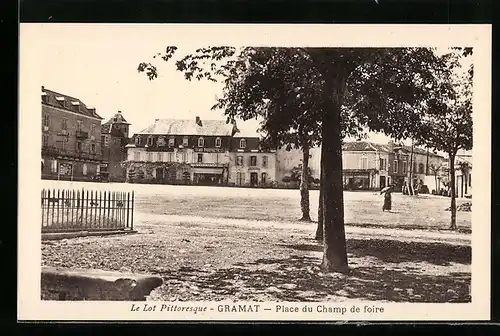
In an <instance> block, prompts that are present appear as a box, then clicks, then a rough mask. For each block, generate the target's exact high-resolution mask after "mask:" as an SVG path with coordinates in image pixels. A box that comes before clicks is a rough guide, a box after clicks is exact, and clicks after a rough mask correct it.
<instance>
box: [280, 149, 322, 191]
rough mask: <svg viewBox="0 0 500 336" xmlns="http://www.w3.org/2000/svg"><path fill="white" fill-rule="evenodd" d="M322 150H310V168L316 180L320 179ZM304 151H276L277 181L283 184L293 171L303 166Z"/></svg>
mask: <svg viewBox="0 0 500 336" xmlns="http://www.w3.org/2000/svg"><path fill="white" fill-rule="evenodd" d="M320 158H321V148H320V147H314V148H311V149H310V150H309V168H310V169H311V176H312V177H313V178H314V179H319V178H320ZM302 160H303V155H302V150H301V149H297V148H293V147H292V148H289V149H288V148H285V147H282V148H279V149H278V150H277V151H276V165H277V170H276V181H277V182H278V183H279V184H282V183H283V180H284V179H287V178H290V177H291V176H292V174H293V170H294V169H297V168H300V167H301V166H302Z"/></svg>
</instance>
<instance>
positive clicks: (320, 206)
mask: <svg viewBox="0 0 500 336" xmlns="http://www.w3.org/2000/svg"><path fill="white" fill-rule="evenodd" d="M320 177H322V174H321V172H320ZM323 221H324V217H323V180H320V185H319V203H318V227H317V228H316V237H315V238H316V240H317V241H323Z"/></svg>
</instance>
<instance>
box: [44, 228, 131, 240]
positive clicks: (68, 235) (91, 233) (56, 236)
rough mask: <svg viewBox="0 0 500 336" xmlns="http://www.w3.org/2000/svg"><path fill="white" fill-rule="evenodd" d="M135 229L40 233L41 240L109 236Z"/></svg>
mask: <svg viewBox="0 0 500 336" xmlns="http://www.w3.org/2000/svg"><path fill="white" fill-rule="evenodd" d="M133 233H137V231H136V230H116V231H75V232H53V233H42V240H60V239H69V238H78V237H90V236H110V235H117V234H133Z"/></svg>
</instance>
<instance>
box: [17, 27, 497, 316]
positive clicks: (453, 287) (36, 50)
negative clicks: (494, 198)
mask: <svg viewBox="0 0 500 336" xmlns="http://www.w3.org/2000/svg"><path fill="white" fill-rule="evenodd" d="M242 26H243V27H242ZM245 28H246V29H245ZM403 28H404V26H403ZM403 28H394V27H392V28H391V26H387V27H386V28H385V31H386V32H389V31H391V29H395V30H396V31H397V32H393V33H391V34H385V35H382V37H381V36H380V35H378V36H379V38H378V39H379V40H380V41H378V40H377V39H373V41H372V42H370V41H371V40H372V39H371V38H370V33H369V32H370V31H372V30H373V29H379V31H384V30H383V29H384V28H383V27H382V26H379V27H370V26H365V27H359V28H358V29H357V30H356V29H353V33H352V34H353V38H352V39H349V38H348V37H347V36H344V37H342V38H340V39H339V38H338V37H337V36H338V35H337V34H335V33H332V32H330V31H329V30H331V28H325V27H323V28H321V27H320V26H316V27H314V26H313V27H309V29H310V30H311V31H310V32H308V31H307V28H305V27H304V26H303V27H301V28H296V31H297V35H296V36H295V40H296V41H297V42H294V41H295V40H294V37H293V36H288V37H286V38H283V39H282V40H281V41H282V42H280V40H279V38H277V36H280V35H279V33H280V32H283V31H287V30H290V27H288V28H286V27H282V28H281V29H280V28H271V27H269V26H267V27H266V26H264V25H263V26H260V27H259V26H258V25H254V26H253V27H248V26H246V27H244V25H240V26H238V25H235V26H228V25H213V26H212V25H134V24H127V25H112V24H21V35H20V40H21V61H20V62H21V70H20V71H21V80H20V85H21V89H20V90H21V96H20V126H21V128H20V132H21V135H20V139H21V140H20V148H21V147H22V146H24V147H22V148H23V149H22V150H20V151H21V152H22V151H24V152H25V153H24V158H25V160H24V161H23V159H22V158H21V161H20V162H21V163H20V171H23V169H24V171H25V174H20V176H22V177H21V180H24V189H22V188H21V189H22V190H25V191H26V193H24V194H22V193H21V196H20V197H21V198H20V203H21V204H20V219H19V230H20V231H19V232H20V234H19V235H20V245H21V246H24V250H23V251H25V252H24V253H23V252H20V259H19V263H20V264H19V265H20V266H19V267H20V270H19V272H20V279H22V281H23V282H24V281H26V284H25V285H24V284H23V285H20V292H22V291H24V298H25V300H28V299H29V300H30V301H34V302H36V306H37V307H47V308H38V311H37V312H36V313H35V312H34V310H35V308H33V307H31V308H29V309H28V308H27V307H25V309H26V310H30V311H31V312H30V313H26V315H27V316H28V315H29V316H34V314H38V317H37V318H40V319H49V318H52V319H55V318H57V317H56V316H58V318H57V319H64V318H65V317H64V316H69V317H67V318H69V319H76V318H75V316H76V315H75V314H77V312H78V309H81V310H80V311H81V312H82V313H81V318H82V319H91V316H89V315H88V314H92V312H94V313H95V314H98V312H99V314H100V313H103V315H102V316H104V318H105V319H121V318H123V319H129V318H131V319H134V318H135V319H137V318H139V319H149V318H151V319H164V320H169V319H188V320H190V319H250V320H251V319H255V320H259V319H260V320H262V319H268V318H272V319H275V320H280V319H306V320H342V319H350V320H365V319H382V320H387V319H392V320H394V319H399V318H404V319H408V318H417V319H430V320H433V319H441V318H445V319H454V318H456V319H487V318H489V315H488V314H489V286H490V283H489V281H490V280H489V279H490V277H489V266H490V265H489V242H490V239H489V227H490V226H489V225H490V224H489V215H488V214H487V213H486V212H488V213H489V210H488V209H489V194H490V193H489V189H488V188H489V187H490V186H489V184H490V182H489V169H490V168H489V155H490V154H489V141H490V134H489V124H490V119H489V118H490V114H491V112H490V106H489V105H488V104H489V100H490V96H489V94H490V92H489V84H488V82H487V81H488V80H489V77H488V76H489V74H488V71H490V69H489V66H490V65H489V64H490V59H489V58H488V57H491V55H489V52H490V49H489V48H490V46H489V44H490V40H488V38H489V37H490V34H491V33H490V30H489V28H488V27H486V28H484V27H481V26H480V25H478V26H472V27H465V26H464V27H455V28H456V30H457V31H458V34H457V31H455V35H454V36H455V38H453V39H449V38H447V37H449V36H450V33H449V32H446V31H445V29H441V30H439V29H438V28H437V27H434V28H432V29H434V30H432V29H431V30H427V31H424V30H421V31H419V30H418V29H416V30H415V31H416V32H417V33H415V31H412V30H411V29H410V28H408V29H403ZM273 29H274V30H276V31H277V32H276V33H274V34H272V33H271V32H272V31H273ZM321 29H323V30H324V34H319V32H320V31H321ZM339 29H340V28H339ZM343 29H345V30H349V28H348V27H345V28H343ZM449 29H450V30H452V28H449ZM363 31H364V32H368V34H367V35H366V34H365V35H363V34H361V32H363ZM430 31H435V32H436V34H434V35H433V34H431V35H429V34H428V32H430ZM200 32H205V34H206V35H204V34H203V33H200ZM217 32H219V33H220V34H219V35H217V36H219V37H220V38H213V36H214V35H216V34H217ZM221 32H224V33H225V34H226V35H224V36H230V37H229V38H225V39H224V38H222V37H221V35H222V33H221ZM259 32H260V34H259ZM426 32H427V33H426ZM460 32H462V33H463V34H462V35H459V34H460ZM441 33H442V34H441ZM245 34H247V35H251V37H252V38H244V36H247V35H245ZM440 34H441V35H440ZM292 35H293V34H292ZM204 36H208V37H207V38H206V39H204ZM262 36H264V37H262ZM309 36H315V38H309ZM360 36H362V38H360ZM374 36H375V35H374ZM383 36H385V37H386V38H387V39H388V42H387V41H386V40H384V39H383ZM260 37H261V38H260ZM413 39H415V41H413ZM478 41H479V42H478ZM23 43H24V44H23ZM23 45H24V48H25V49H23ZM485 46H486V47H485ZM23 62H24V63H23ZM23 64H25V66H24V67H23ZM23 73H24V76H25V77H23ZM478 76H479V79H478ZM481 76H482V77H481ZM23 78H26V80H23ZM23 84H24V85H27V86H26V87H27V88H26V90H25V91H24V92H25V94H23V93H22V92H23V89H22V87H23ZM478 85H482V86H481V88H482V89H478ZM485 86H487V88H486V89H485ZM478 92H479V93H478ZM478 97H479V98H478ZM28 100H29V104H28V102H27V101H28ZM486 100H487V101H488V102H486ZM24 101H26V104H25V105H24V106H25V107H24V108H23V102H24ZM481 104H483V105H481ZM478 106H479V107H478ZM485 125H486V127H485ZM23 133H24V135H23ZM473 153H474V155H473ZM478 153H479V156H478ZM21 157H23V155H21ZM474 159H475V160H474ZM478 160H479V161H478ZM36 165H38V167H36ZM38 169H40V170H38ZM20 183H21V184H23V183H22V182H20ZM37 202H40V203H41V206H40V208H39V211H38V210H37V211H35V208H37V207H38V206H37V207H35V206H33V204H36V203H37ZM40 203H38V204H40ZM473 203H474V211H473ZM23 204H24V205H23ZM24 206H25V208H24V209H25V210H23V207H24ZM485 209H486V210H485ZM23 216H27V217H25V218H28V217H29V218H30V219H25V220H23ZM481 216H482V217H481ZM478 219H479V220H478ZM21 249H23V247H21ZM28 254H29V255H30V256H32V257H28ZM473 256H474V258H473ZM23 257H24V259H23ZM22 260H28V261H29V262H30V263H29V264H28V263H26V264H24V263H23V261H22ZM21 268H23V270H22V269H21ZM21 273H24V274H25V275H26V276H25V277H23V276H21ZM35 273H36V276H34V274H35ZM472 279H474V282H472ZM20 281H21V280H20ZM28 282H29V284H28ZM23 287H26V288H28V287H29V288H30V289H29V290H28V289H26V290H23V289H22V288H23ZM28 293H29V295H28ZM19 295H20V297H21V293H20V294H19ZM20 300H21V298H20ZM88 301H91V302H93V305H89V303H90V302H88ZM96 301H97V302H96ZM80 304H81V306H78V305H80ZM394 304H400V305H394ZM48 307H52V308H48ZM71 307H81V308H74V309H73V308H71ZM108 307H109V308H108ZM412 307H415V308H412ZM427 307H429V308H427ZM21 308H22V306H21ZM21 308H20V309H21ZM412 309H414V310H412ZM454 309H457V310H456V311H455V310H454ZM57 311H58V312H57ZM403 311H404V313H403ZM84 312H85V313H84ZM440 312H441V313H442V314H443V315H442V316H440V315H438V314H439V313H440ZM398 313H401V317H399V316H398ZM113 314H115V315H113ZM134 314H135V315H134ZM148 314H149V315H148ZM44 316H45V317H44ZM92 318H93V317H92ZM96 318H97V317H96Z"/></svg>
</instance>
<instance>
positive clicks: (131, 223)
mask: <svg viewBox="0 0 500 336" xmlns="http://www.w3.org/2000/svg"><path fill="white" fill-rule="evenodd" d="M131 211H132V213H131V214H130V216H131V218H130V231H134V191H133V190H132V209H131Z"/></svg>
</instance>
